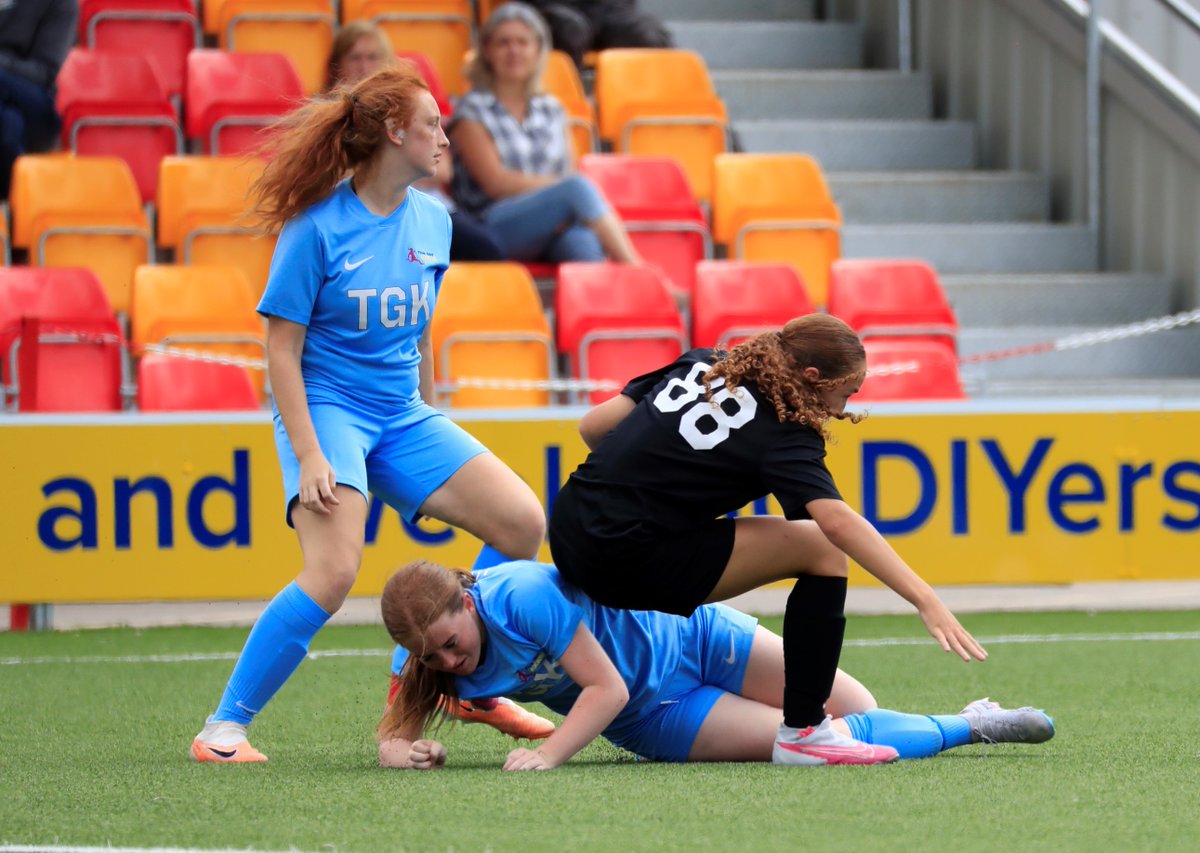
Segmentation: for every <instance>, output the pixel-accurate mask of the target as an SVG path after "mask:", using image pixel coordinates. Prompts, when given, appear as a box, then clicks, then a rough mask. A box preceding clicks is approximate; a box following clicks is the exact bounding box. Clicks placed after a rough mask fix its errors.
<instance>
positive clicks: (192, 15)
mask: <svg viewBox="0 0 1200 853" xmlns="http://www.w3.org/2000/svg"><path fill="white" fill-rule="evenodd" d="M79 44H80V46H82V47H88V48H93V49H97V50H108V51H117V52H120V53H126V54H136V55H140V56H144V57H145V58H146V59H147V60H149V62H150V64H151V65H153V66H154V70H155V71H157V72H158V76H159V80H160V82H161V83H162V84H163V88H164V89H166V91H167V95H168V96H169V97H170V98H171V99H172V100H173V101H174V103H175V106H176V108H177V112H178V107H179V106H180V103H181V100H182V98H183V84H184V80H185V79H186V74H187V55H188V51H190V50H192V48H196V47H199V46H200V22H199V21H198V20H197V18H196V4H195V2H194V0H83V2H82V3H81V4H80V6H79Z"/></svg>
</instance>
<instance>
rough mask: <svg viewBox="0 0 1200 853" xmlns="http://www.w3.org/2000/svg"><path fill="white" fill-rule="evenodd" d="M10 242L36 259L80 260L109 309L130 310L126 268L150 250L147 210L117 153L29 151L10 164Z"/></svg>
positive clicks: (42, 262)
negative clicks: (99, 287) (96, 280)
mask: <svg viewBox="0 0 1200 853" xmlns="http://www.w3.org/2000/svg"><path fill="white" fill-rule="evenodd" d="M11 202H12V217H13V235H12V240H13V246H14V247H17V248H21V249H27V250H28V251H29V261H30V263H31V264H33V265H35V266H43V267H87V268H89V269H91V270H92V271H94V272H95V273H96V274H97V276H98V277H99V278H100V281H101V282H103V284H104V290H105V292H106V293H107V294H108V301H109V303H110V304H111V305H112V308H113V310H114V311H116V312H119V313H125V312H127V311H128V310H129V287H130V282H131V281H132V279H133V271H134V269H135V268H136V267H137V266H138V265H139V264H144V263H146V262H147V261H148V260H149V258H150V254H151V238H150V229H149V223H148V222H147V220H146V213H145V211H144V210H143V209H142V200H141V196H140V195H139V194H138V188H137V183H136V182H135V181H134V179H133V173H132V172H131V171H130V170H129V166H128V164H126V162H125V161H124V160H122V159H120V158H119V157H84V156H79V157H76V156H73V155H69V154H34V155H25V156H23V157H18V158H17V161H16V163H15V164H14V165H13V183H12V195H11Z"/></svg>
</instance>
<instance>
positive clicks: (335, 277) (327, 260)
mask: <svg viewBox="0 0 1200 853" xmlns="http://www.w3.org/2000/svg"><path fill="white" fill-rule="evenodd" d="M449 257H450V216H449V214H448V213H447V212H446V208H445V207H443V206H442V204H441V203H440V202H438V201H436V200H435V199H433V198H431V197H430V196H428V195H425V194H424V193H422V192H420V191H419V190H416V189H412V188H410V189H409V190H408V194H407V196H406V198H405V200H404V203H403V204H401V205H400V207H398V208H397V209H396V210H395V211H393V212H392V214H391V215H390V216H386V217H382V216H376V215H375V214H373V213H371V212H370V211H369V210H367V208H366V206H365V205H364V204H363V203H362V202H361V201H360V200H359V198H358V196H356V195H355V194H354V191H353V190H352V189H351V188H350V181H349V179H347V180H345V181H342V182H341V183H340V184H338V186H337V188H336V189H335V190H334V192H333V194H332V195H330V196H329V197H328V198H326V199H323V200H322V201H320V202H318V203H317V204H314V205H313V206H312V207H310V208H308V209H307V210H306V211H304V212H303V213H302V214H300V215H298V216H296V217H295V218H294V219H292V220H291V221H289V222H288V223H287V224H286V225H285V226H284V228H283V230H282V232H281V233H280V235H279V241H278V243H277V244H276V247H275V254H274V257H273V258H272V259H271V273H270V277H269V279H268V280H267V287H266V291H265V292H264V293H263V297H262V301H261V302H259V305H258V310H259V312H260V313H261V314H265V315H271V316H276V317H281V318H283V319H285V320H290V321H292V322H294V323H300V324H301V325H304V326H307V327H308V331H307V334H306V337H305V340H304V352H303V354H302V356H301V360H300V365H301V370H302V373H303V376H304V383H305V388H306V390H307V393H308V400H309V403H310V404H311V403H320V402H330V403H347V402H349V403H352V404H355V405H358V406H366V407H368V408H371V409H377V410H380V411H394V410H395V408H396V407H397V406H398V405H403V404H405V403H408V402H410V401H411V400H413V398H414V397H415V396H416V395H417V393H418V385H419V373H418V369H417V366H418V364H419V362H420V360H421V356H420V352H419V350H418V344H419V342H420V340H421V336H422V335H423V334H424V332H425V329H426V327H427V326H428V325H429V322H430V319H431V318H432V316H433V310H434V306H435V305H436V304H437V297H438V291H439V289H440V287H441V282H442V276H443V275H444V274H445V272H446V265H447V263H448V260H449Z"/></svg>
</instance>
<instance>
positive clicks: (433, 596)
mask: <svg viewBox="0 0 1200 853" xmlns="http://www.w3.org/2000/svg"><path fill="white" fill-rule="evenodd" d="M381 604H382V610H383V621H384V625H385V626H386V627H387V630H388V633H389V634H391V637H392V639H393V640H395V641H396V642H397V643H398V644H399V645H400V646H401V647H403V648H404V649H407V651H408V653H409V654H408V656H407V662H406V663H405V664H404V668H403V672H402V673H399V674H400V675H402V676H403V677H401V678H397V674H394V675H393V679H392V690H391V692H390V695H389V704H388V708H387V710H386V711H385V712H384V716H383V719H382V720H381V721H380V723H379V740H380V745H379V759H380V763H381V764H382V765H383V766H384V767H401V768H411V769H417V770H425V769H430V768H435V767H440V766H441V765H442V764H443V763H444V762H445V760H446V748H445V747H444V746H443V745H442V744H441V743H439V742H437V741H435V740H429V739H425V738H424V737H423V735H424V734H425V733H426V728H427V726H428V725H429V724H430V722H431V721H433V720H434V719H435V718H438V717H439V705H440V703H442V702H443V701H458V700H462V699H475V698H482V697H495V696H508V697H511V698H513V699H517V700H520V701H538V702H542V703H544V704H545V705H546V706H548V707H549V708H551V709H553V710H555V711H557V712H558V713H560V714H563V715H565V719H564V720H563V722H562V723H561V725H559V727H558V729H557V730H556V731H555V732H554V733H553V734H552V735H550V737H549V738H547V739H546V740H545V742H543V743H542V744H541V745H540V746H538V747H537V748H535V749H527V748H518V749H514V750H513V751H512V752H511V753H509V755H508V759H507V760H506V761H505V763H504V769H505V770H549V769H551V768H553V767H557V766H559V765H560V764H562V763H564V762H565V761H567V760H568V759H570V758H571V756H573V755H575V753H577V752H579V750H581V749H583V748H584V747H585V746H587V745H588V744H589V743H590V742H591V741H592V740H593V739H595V738H596V737H597V736H598V735H604V737H606V738H607V739H608V740H609V741H611V742H612V743H614V744H615V745H617V746H619V747H622V748H624V749H627V750H629V751H631V752H634V753H636V754H638V755H640V756H643V757H645V758H650V759H654V760H658V761H774V762H775V763H777V764H802V765H820V764H874V763H880V762H886V761H894V760H896V759H897V758H923V757H927V756H931V755H935V754H937V753H939V752H942V751H944V750H947V749H952V748H954V747H957V746H965V745H966V744H971V743H981V742H984V743H1041V742H1043V741H1046V740H1049V739H1050V738H1051V737H1053V736H1054V722H1053V720H1052V719H1051V718H1050V717H1048V716H1046V714H1045V713H1044V712H1042V711H1040V710H1035V709H1033V708H1020V709H1017V710H1006V709H1004V708H1001V707H1000V706H999V705H997V704H996V703H994V702H990V701H988V700H987V699H980V700H977V701H975V702H972V703H971V704H969V705H968V706H967V707H966V708H964V709H963V710H962V711H961V712H960V713H958V714H947V715H938V716H924V715H919V714H903V713H899V712H896V711H888V710H883V709H879V708H877V707H876V703H875V699H874V697H872V695H871V693H870V691H869V690H867V688H865V687H864V686H863V685H862V684H860V683H859V682H858V681H856V680H855V679H854V678H852V677H851V676H849V675H847V674H846V673H844V672H842V671H841V670H838V672H837V676H836V678H835V680H834V685H833V692H832V695H831V696H830V697H829V701H828V702H827V703H826V710H827V712H828V713H829V714H830V715H832V717H830V716H827V717H826V718H825V720H824V721H823V722H821V723H820V724H819V725H816V726H812V727H810V728H808V729H803V730H801V731H800V732H798V733H797V736H795V737H791V738H788V739H783V738H781V737H780V732H781V724H782V720H783V714H782V710H781V709H780V705H779V699H780V697H781V696H782V695H783V680H784V666H783V642H782V640H781V638H780V637H779V636H777V635H776V634H773V633H771V632H770V631H768V630H767V629H766V628H763V627H762V626H761V625H758V623H757V620H755V619H754V618H753V617H751V616H747V615H745V614H743V613H741V612H739V611H737V610H734V609H732V608H730V607H727V606H725V605H723V604H706V605H703V606H701V607H699V608H697V609H696V611H695V612H694V613H693V614H692V615H691V616H690V617H683V616H679V615H674V614H668V613H661V612H657V611H641V610H619V609H614V608H609V607H604V606H602V605H599V604H597V603H596V602H594V601H592V600H591V599H589V598H588V597H587V596H586V595H585V594H584V593H583V592H581V591H580V590H578V589H576V588H575V587H572V586H571V585H570V584H568V583H567V582H566V581H564V580H563V579H562V577H561V576H560V575H559V573H558V571H557V569H555V568H554V567H553V566H549V565H544V564H541V563H533V562H525V561H520V562H511V563H504V564H502V565H499V566H494V567H492V568H490V569H484V570H482V571H480V572H478V573H477V574H475V575H471V574H469V573H467V572H463V571H458V570H453V569H447V568H445V567H443V566H439V565H437V564H434V563H428V562H420V561H418V562H414V563H410V564H409V565H407V566H405V567H403V568H402V569H400V570H399V571H398V572H396V573H395V574H394V575H393V576H392V577H391V578H390V579H389V580H388V582H387V584H386V585H385V586H384V589H383V596H382V602H381ZM398 657H399V659H401V660H403V659H404V657H405V655H404V654H403V653H402V654H400V655H398ZM443 697H446V698H445V699H443ZM834 718H836V719H834Z"/></svg>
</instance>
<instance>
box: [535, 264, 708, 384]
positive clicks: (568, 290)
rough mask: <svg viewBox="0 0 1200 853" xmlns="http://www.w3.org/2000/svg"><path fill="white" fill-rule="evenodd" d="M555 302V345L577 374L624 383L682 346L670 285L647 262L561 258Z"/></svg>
mask: <svg viewBox="0 0 1200 853" xmlns="http://www.w3.org/2000/svg"><path fill="white" fill-rule="evenodd" d="M554 304H555V312H554V313H555V319H556V322H557V324H558V350H559V352H560V353H561V354H563V355H565V356H567V357H568V358H569V359H570V360H571V362H572V364H573V373H574V375H575V376H576V377H578V378H579V379H585V380H608V381H611V382H614V383H617V384H619V385H620V384H624V383H625V382H627V381H629V380H630V379H632V378H633V377H635V376H639V375H641V374H642V373H645V372H647V371H650V370H654V369H655V368H658V367H662V366H663V365H665V364H669V363H670V362H671V361H672V360H674V359H675V358H677V357H678V356H679V355H680V354H682V353H683V352H684V351H685V350H686V349H687V344H688V339H687V333H686V331H685V330H684V325H683V317H682V315H681V314H680V313H679V309H678V308H677V307H676V305H675V300H674V299H673V298H672V296H671V290H670V285H669V284H668V283H667V281H666V279H665V277H664V276H663V275H662V273H660V272H658V271H657V270H655V269H654V268H652V267H637V266H632V265H630V264H615V263H599V264H587V263H570V264H560V265H559V267H558V285H557V287H556V289H555V294H554ZM619 392H620V388H619V387H618V388H614V389H611V390H606V391H593V392H592V393H591V402H592V403H593V404H595V403H602V402H604V401H605V400H607V399H609V398H610V397H613V396H615V395H616V394H617V393H619Z"/></svg>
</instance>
